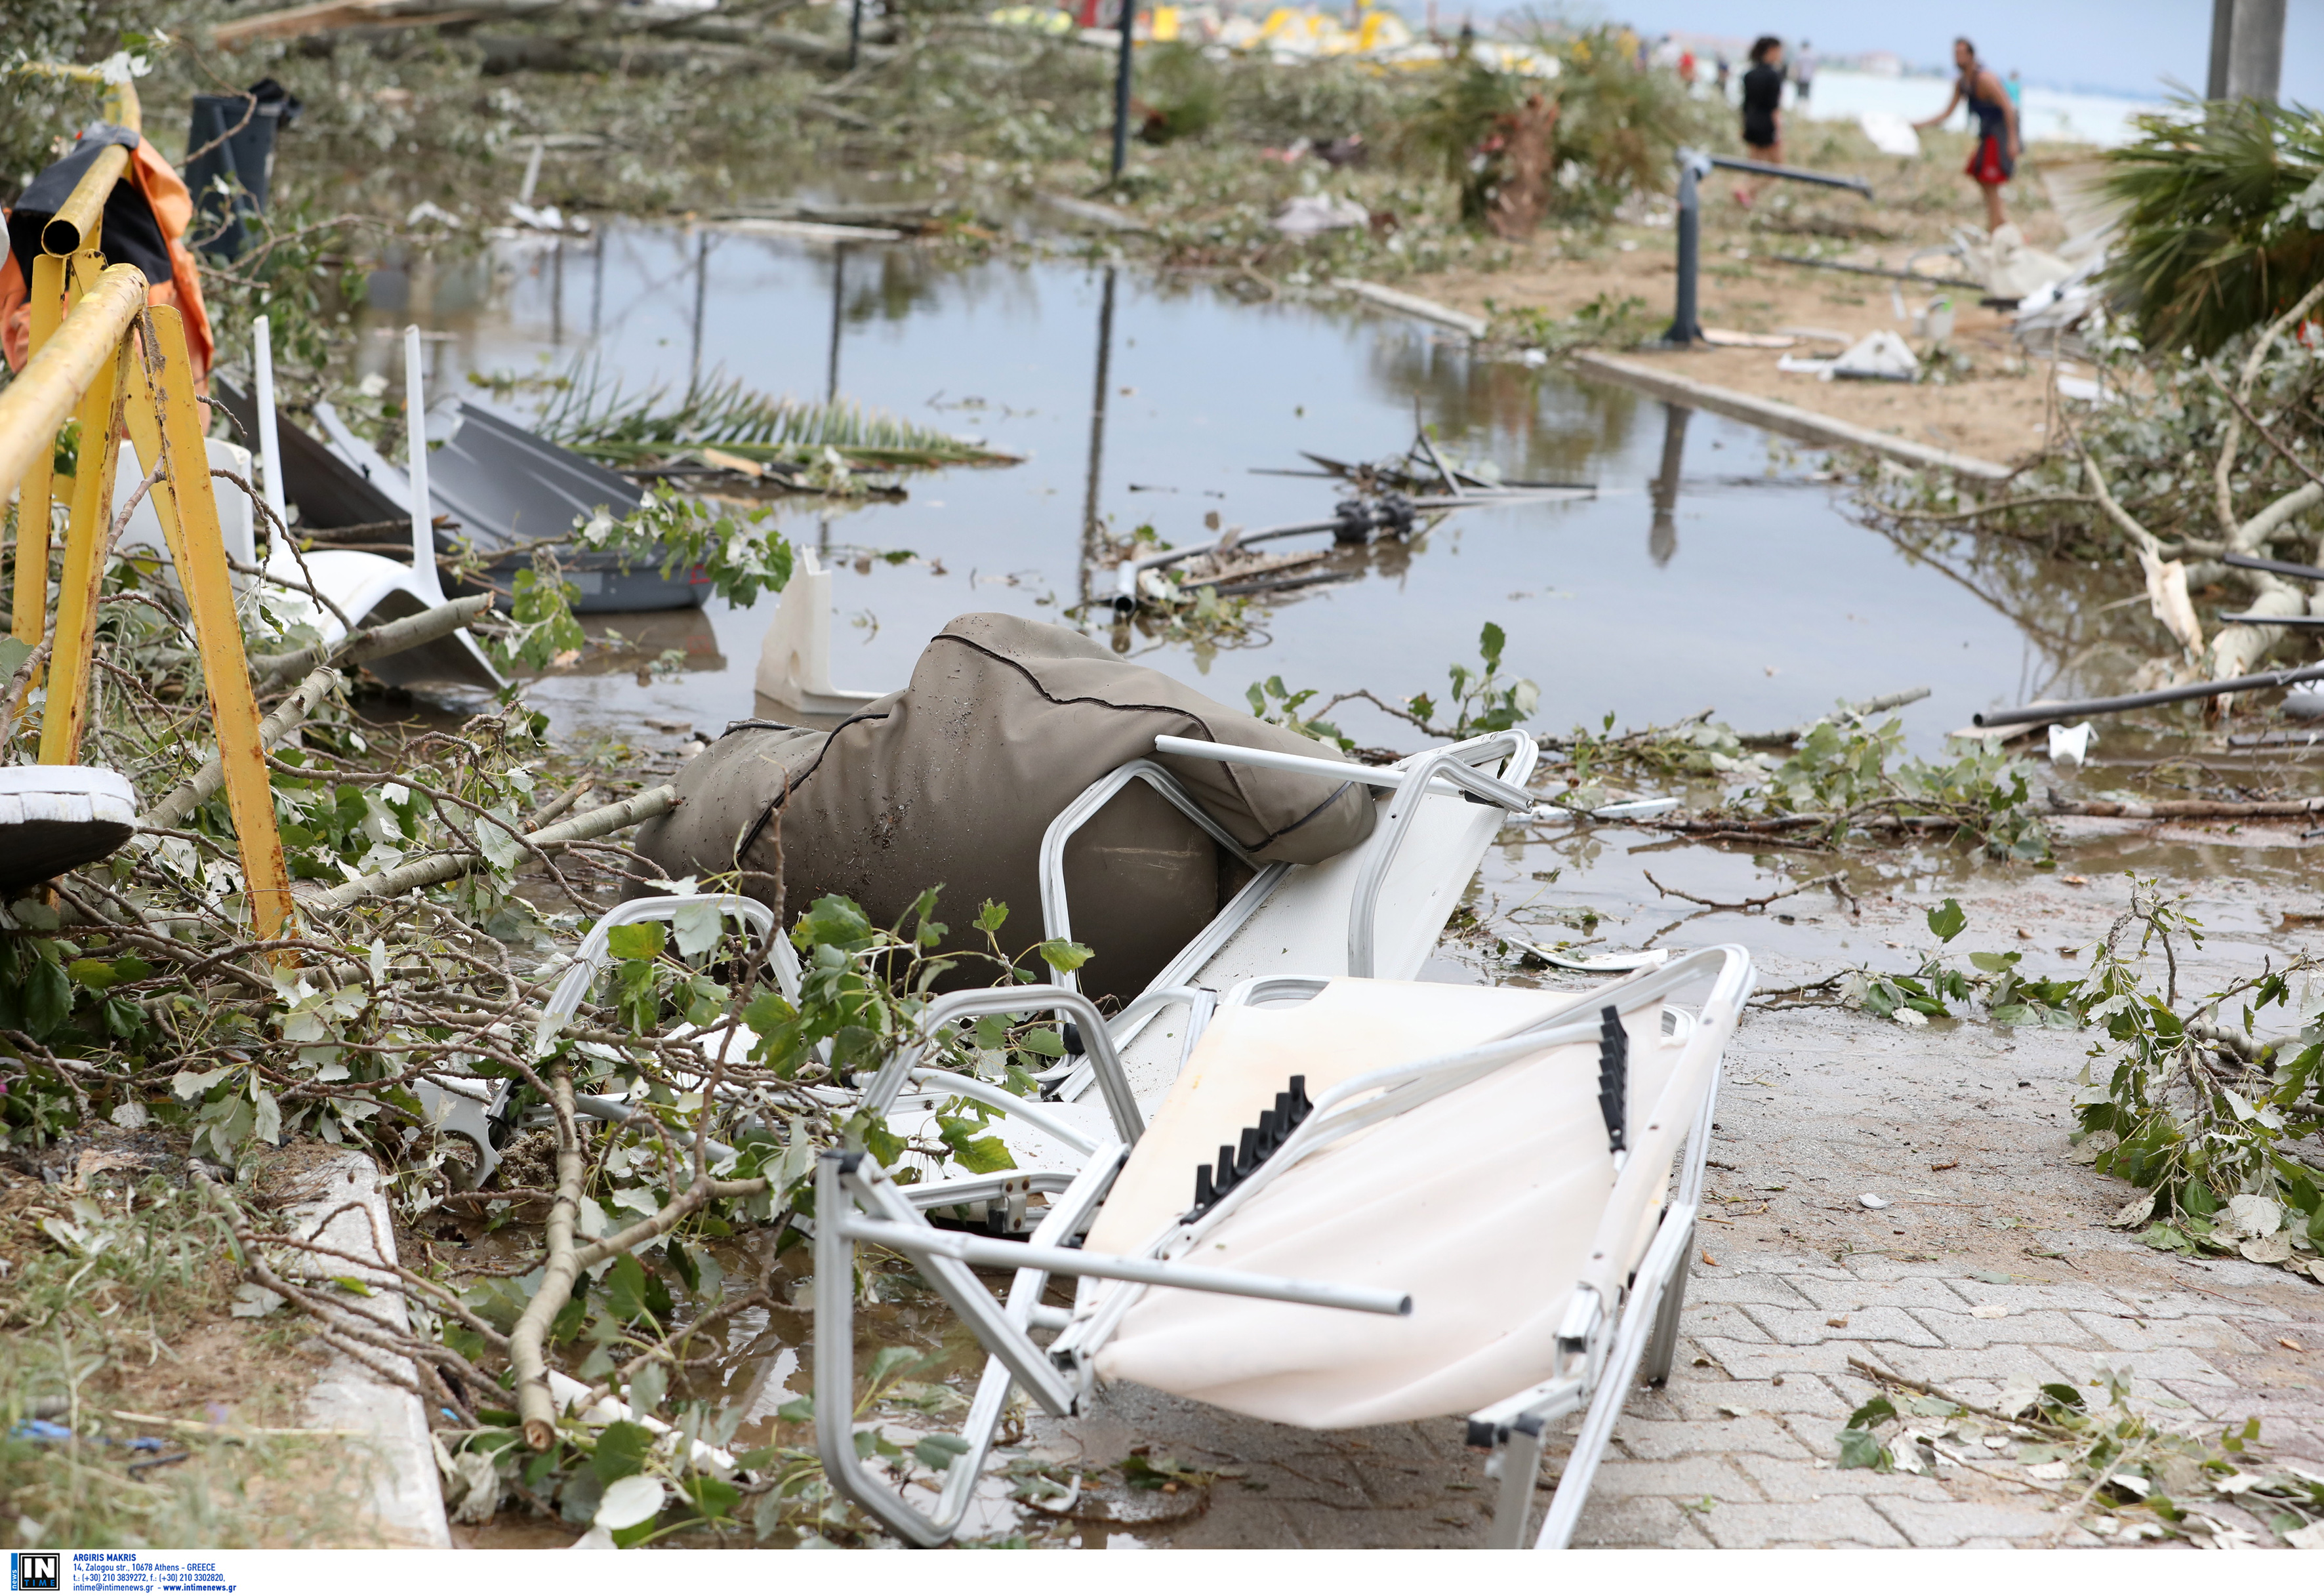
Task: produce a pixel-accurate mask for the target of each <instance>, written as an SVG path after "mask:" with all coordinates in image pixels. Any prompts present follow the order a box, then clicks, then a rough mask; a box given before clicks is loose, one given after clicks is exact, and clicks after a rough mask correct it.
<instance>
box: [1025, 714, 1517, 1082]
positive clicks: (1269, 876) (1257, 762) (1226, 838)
mask: <svg viewBox="0 0 2324 1596" xmlns="http://www.w3.org/2000/svg"><path fill="white" fill-rule="evenodd" d="M1155 745H1156V748H1157V751H1159V752H1167V753H1173V754H1178V755H1182V756H1185V757H1189V758H1195V759H1213V760H1217V761H1220V762H1222V763H1225V764H1245V765H1250V766H1252V767H1254V768H1257V769H1261V770H1293V771H1297V772H1299V773H1301V774H1305V775H1314V776H1320V777H1323V779H1325V780H1342V781H1347V782H1351V783H1361V784H1363V785H1367V786H1372V787H1384V788H1389V789H1394V794H1395V796H1394V797H1392V798H1390V799H1389V800H1388V814H1387V815H1386V816H1383V817H1382V818H1381V820H1380V822H1379V830H1378V831H1377V833H1376V834H1375V835H1374V836H1373V837H1372V839H1371V841H1370V842H1369V844H1367V852H1366V853H1365V856H1364V860H1363V865H1362V869H1361V872H1360V874H1359V876H1358V877H1357V881H1356V892H1355V898H1354V901H1353V902H1352V903H1351V905H1350V907H1349V912H1348V972H1349V973H1350V974H1352V975H1367V976H1368V975H1370V974H1371V973H1373V970H1374V966H1375V963H1376V950H1377V946H1378V927H1379V898H1380V892H1381V890H1382V889H1383V888H1384V887H1385V886H1386V885H1387V882H1388V870H1389V867H1390V866H1391V865H1393V864H1394V863H1395V862H1396V858H1397V853H1399V852H1401V851H1402V849H1403V846H1404V843H1405V839H1406V836H1408V835H1410V833H1411V830H1412V823H1413V819H1414V817H1415V816H1416V815H1417V814H1418V813H1419V811H1420V807H1421V799H1422V798H1425V797H1430V796H1436V795H1441V794H1443V793H1445V792H1448V791H1451V792H1460V793H1465V794H1468V795H1470V796H1472V797H1474V798H1477V799H1478V800H1480V801H1481V802H1485V803H1489V804H1493V805H1496V806H1498V807H1500V808H1502V809H1504V810H1508V811H1509V812H1511V813H1520V814H1521V813H1530V812H1531V810H1532V809H1533V807H1534V804H1535V800H1534V798H1533V795H1532V794H1530V793H1528V792H1526V790H1525V789H1524V783H1525V780H1526V778H1527V777H1528V776H1530V775H1531V774H1532V773H1533V767H1534V763H1535V761H1536V760H1537V759H1538V758H1539V757H1540V749H1539V746H1538V745H1537V744H1536V743H1535V742H1534V740H1533V739H1532V737H1530V736H1529V735H1527V734H1526V733H1523V732H1517V731H1509V732H1493V733H1487V734H1486V735H1484V736H1481V737H1471V738H1469V739H1467V740H1466V741H1464V742H1461V743H1447V744H1445V745H1444V746H1443V747H1442V748H1433V749H1430V750H1428V751H1427V752H1424V753H1420V754H1416V755H1414V756H1413V757H1412V758H1411V759H1410V760H1407V761H1405V763H1404V764H1402V765H1398V766H1388V767H1385V768H1382V767H1375V766H1369V765H1351V764H1348V763H1346V762H1344V761H1337V760H1326V759H1320V758H1314V757H1310V756H1307V755H1303V754H1289V753H1278V752H1275V751H1274V750H1271V749H1259V748H1243V747H1240V746H1238V745H1236V744H1233V743H1206V742H1201V741H1198V740H1194V739H1190V738H1181V737H1157V738H1156V739H1155ZM1495 760H1499V761H1503V764H1504V769H1505V770H1506V775H1505V776H1502V777H1495V776H1489V775H1486V774H1485V773H1484V772H1483V771H1482V770H1478V769H1477V768H1476V767H1477V766H1479V765H1481V764H1485V763H1488V762H1490V761H1495ZM1132 781H1143V782H1145V783H1146V784H1147V785H1148V786H1149V787H1151V788H1153V789H1154V790H1155V791H1157V792H1158V793H1160V794H1161V795H1162V796H1163V797H1164V798H1167V799H1168V800H1169V802H1170V804H1171V805H1172V807H1175V808H1176V809H1177V810H1178V811H1179V812H1180V813H1182V814H1184V815H1185V816H1186V817H1187V818H1189V819H1191V820H1192V821H1194V824H1195V825H1197V826H1201V827H1202V828H1203V831H1205V832H1207V833H1208V834H1209V835H1211V836H1212V837H1213V839H1214V840H1215V841H1216V842H1217V843H1218V844H1219V845H1220V846H1221V847H1222V848H1225V849H1227V850H1228V851H1229V853H1231V854H1232V855H1233V856H1234V858H1235V859H1236V860H1238V861H1239V862H1240V863H1243V864H1245V865H1248V866H1250V868H1251V869H1252V870H1254V871H1255V872H1258V873H1257V874H1255V875H1254V876H1253V877H1252V878H1251V880H1250V881H1248V882H1246V883H1245V884H1244V886H1243V889H1242V890H1241V891H1240V892H1237V893H1236V894H1235V895H1234V897H1233V898H1232V899H1230V900H1229V901H1228V903H1227V905H1226V907H1225V908H1224V909H1221V910H1220V911H1219V912H1218V914H1217V915H1216V916H1215V917H1214V918H1213V919H1212V920H1211V922H1210V924H1208V925H1207V926H1204V927H1203V929H1202V930H1201V931H1200V932H1199V933H1197V934H1196V936H1194V940H1193V941H1191V942H1189V943H1187V944H1186V946H1185V947H1183V948H1181V949H1180V950H1179V951H1178V954H1177V955H1176V957H1174V958H1173V959H1172V960H1171V961H1170V962H1169V964H1167V965H1165V966H1164V967H1163V970H1162V972H1161V973H1159V974H1158V975H1157V976H1155V978H1154V980H1153V983H1151V984H1150V985H1148V987H1147V989H1146V990H1145V992H1141V993H1139V996H1138V998H1137V999H1136V1000H1135V1001H1132V1002H1131V1003H1130V1005H1129V1006H1127V1007H1126V1008H1124V1009H1123V1010H1122V1011H1121V1012H1120V1014H1118V1015H1116V1016H1114V1018H1113V1019H1111V1021H1109V1022H1107V1027H1106V1029H1107V1030H1108V1032H1109V1034H1110V1035H1111V1038H1112V1041H1113V1045H1114V1047H1116V1048H1117V1049H1119V1048H1121V1047H1128V1046H1129V1045H1130V1041H1131V1040H1132V1039H1133V1038H1136V1037H1137V1035H1138V1034H1139V1031H1141V1030H1143V1029H1145V1027H1146V1025H1147V1024H1148V1021H1150V1020H1151V1019H1153V1018H1154V1016H1155V1015H1157V1014H1158V1013H1159V1012H1161V1011H1162V1010H1164V1009H1166V1008H1168V1007H1170V1006H1171V1005H1172V1004H1173V1003H1178V1002H1184V1003H1186V1004H1188V1006H1189V1007H1190V1008H1192V1009H1193V1010H1194V1019H1193V1022H1192V1023H1191V1024H1190V1025H1189V1027H1188V1029H1187V1037H1186V1043H1185V1051H1191V1049H1192V1048H1193V1047H1194V1039H1195V1038H1197V1037H1199V1036H1200V1035H1201V1033H1202V1029H1203V1025H1205V1024H1206V1023H1207V1022H1208V1020H1209V1018H1210V1015H1209V1010H1208V1007H1207V1005H1206V1004H1205V1002H1204V1001H1203V1000H1204V997H1205V996H1207V995H1209V989H1207V988H1203V987H1198V986H1196V985H1194V980H1195V978H1196V977H1197V976H1199V975H1200V974H1201V973H1202V972H1203V968H1204V966H1206V965H1207V964H1210V962H1211V960H1212V959H1213V958H1214V957H1216V956H1217V955H1218V953H1219V951H1220V950H1221V949H1222V948H1223V947H1225V946H1226V945H1227V944H1228V943H1229V942H1231V940H1233V938H1234V936H1235V934H1236V933H1237V932H1239V931H1240V930H1241V929H1242V928H1243V927H1245V926H1247V925H1249V924H1250V920H1251V918H1252V917H1253V916H1255V915H1257V914H1258V913H1259V909H1260V908H1261V907H1262V906H1263V905H1264V904H1265V903H1266V902H1267V900H1268V899H1269V898H1271V897H1273V896H1274V895H1275V891H1276V889H1277V888H1278V887H1280V886H1281V885H1282V884H1283V881H1284V878H1285V877H1286V876H1287V875H1289V874H1290V873H1291V871H1292V869H1293V867H1292V866H1291V865H1289V864H1287V863H1281V862H1277V863H1269V864H1262V863H1259V861H1257V860H1255V859H1253V858H1252V857H1251V856H1250V852H1249V851H1248V850H1247V849H1245V848H1244V847H1243V845H1242V844H1241V843H1240V842H1239V841H1237V840H1236V839H1235V837H1234V836H1233V835H1232V834H1231V833H1230V832H1229V831H1227V829H1226V828H1225V827H1224V826H1221V825H1220V824H1219V823H1218V822H1217V821H1216V820H1214V819H1213V818H1212V817H1211V816H1210V815H1209V814H1207V813H1206V812H1205V811H1204V810H1203V807H1202V806H1201V805H1200V804H1198V803H1196V802H1195V801H1194V796H1193V795H1192V794H1191V793H1189V792H1187V790H1186V789H1185V786H1184V785H1182V784H1181V783H1180V782H1179V780H1178V779H1177V778H1176V776H1173V775H1172V774H1171V773H1170V772H1169V771H1168V770H1165V769H1164V768H1163V767H1162V766H1160V765H1158V764H1156V763H1155V762H1154V761H1152V760H1148V759H1143V758H1141V759H1135V760H1131V761H1129V762H1128V763H1127V764H1124V765H1121V766H1120V767H1119V768H1117V769H1115V770H1110V771H1108V772H1107V773H1106V774H1105V775H1103V776H1101V777H1099V778H1098V779H1097V780H1095V781H1093V782H1092V783H1090V785H1089V786H1088V787H1086V788H1084V789H1082V791H1081V793H1080V794H1079V796H1077V797H1076V798H1074V801H1073V802H1072V803H1070V804H1067V805H1066V806H1065V808H1064V809H1062V810H1060V811H1059V812H1058V815H1057V817H1056V819H1055V820H1052V821H1051V822H1049V828H1048V830H1047V832H1045V833H1044V834H1043V835H1042V837H1041V857H1040V870H1041V875H1040V881H1041V935H1042V936H1044V937H1046V938H1048V939H1050V940H1054V941H1071V940H1072V939H1073V916H1072V912H1071V909H1070V906H1069V904H1068V902H1067V898H1066V892H1065V844H1066V843H1067V842H1069V841H1071V840H1072V838H1073V836H1074V833H1076V832H1078V831H1079V830H1081V828H1082V827H1083V826H1086V825H1087V824H1089V822H1090V821H1091V819H1093V817H1094V816H1096V815H1097V813H1098V811H1099V810H1101V809H1102V808H1104V807H1105V806H1106V805H1107V804H1108V803H1109V802H1111V800H1112V798H1113V797H1114V795H1115V794H1117V793H1119V792H1120V790H1121V789H1123V788H1125V787H1127V786H1129V785H1130V783H1131V782H1132ZM1057 983H1058V984H1059V985H1061V986H1065V987H1067V988H1070V989H1072V990H1074V991H1078V990H1080V983H1079V982H1078V981H1077V980H1076V979H1075V978H1074V975H1073V974H1071V973H1060V974H1059V975H1058V976H1057ZM1212 1001H1215V1000H1214V998H1213V999H1212ZM1182 1056H1183V1053H1182ZM1039 1079H1040V1080H1041V1081H1042V1084H1044V1086H1045V1087H1047V1088H1048V1089H1050V1090H1051V1091H1052V1092H1053V1093H1054V1094H1055V1095H1056V1096H1058V1097H1061V1098H1068V1099H1070V1098H1074V1097H1078V1096H1080V1095H1081V1093H1083V1092H1084V1091H1085V1090H1086V1089H1087V1088H1088V1085H1089V1084H1090V1081H1091V1079H1092V1075H1091V1071H1090V1066H1088V1065H1087V1064H1086V1063H1084V1062H1079V1061H1068V1062H1067V1063H1066V1064H1065V1065H1063V1066H1059V1067H1058V1068H1056V1069H1054V1070H1049V1071H1045V1072H1044V1073H1043V1074H1042V1075H1041V1076H1040V1077H1039Z"/></svg>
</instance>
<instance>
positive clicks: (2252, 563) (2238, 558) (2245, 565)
mask: <svg viewBox="0 0 2324 1596" xmlns="http://www.w3.org/2000/svg"><path fill="white" fill-rule="evenodd" d="M2219 563H2220V564H2221V565H2224V566H2233V567H2235V568H2236V569H2237V570H2239V571H2273V573H2274V574H2275V575H2277V576H2279V577H2298V578H2299V579H2300V580H2301V581H2303V582H2324V567H2318V566H2304V565H2301V564H2300V563H2298V562H2297V561H2295V560H2289V559H2262V558H2260V557H2259V556H2258V555H2256V554H2222V555H2221V556H2219ZM2219 618H2220V619H2221V620H2223V621H2226V620H2232V619H2234V617H2233V616H2229V615H2222V616H2221V617H2219ZM2268 619H2269V620H2271V621H2279V622H2280V621H2281V620H2282V616H2280V615H2271V616H2269V617H2268Z"/></svg>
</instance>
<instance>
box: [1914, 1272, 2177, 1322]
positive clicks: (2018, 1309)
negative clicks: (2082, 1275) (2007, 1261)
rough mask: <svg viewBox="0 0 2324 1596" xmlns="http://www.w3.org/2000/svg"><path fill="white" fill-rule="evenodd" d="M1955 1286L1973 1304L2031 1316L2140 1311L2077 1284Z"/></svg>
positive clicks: (2024, 1282) (1964, 1282)
mask: <svg viewBox="0 0 2324 1596" xmlns="http://www.w3.org/2000/svg"><path fill="white" fill-rule="evenodd" d="M1954 1285H1955V1288H1956V1289H1957V1290H1959V1291H1960V1294H1961V1296H1963V1297H1965V1298H1967V1299H1968V1302H1969V1304H1970V1305H1977V1304H1980V1303H1997V1304H1999V1305H2001V1306H2003V1307H2005V1308H2007V1309H2008V1310H2009V1311H2010V1312H2011V1313H2012V1314H2020V1313H2027V1312H2031V1311H2033V1310H2034V1309H2037V1308H2050V1309H2055V1310H2061V1311H2064V1312H2067V1313H2075V1312H2085V1313H2094V1314H2120V1313H2126V1312H2127V1313H2135V1312H2137V1311H2138V1309H2137V1307H2136V1305H2135V1304H2132V1303H2129V1302H2126V1300H2125V1299H2124V1298H2123V1296H2122V1295H2121V1294H2120V1293H2118V1292H2114V1291H2108V1290H2107V1289H2106V1288H2105V1287H2102V1286H2084V1285H2081V1284H2080V1283H2078V1282H2074V1281H2065V1282H2059V1283H2052V1284H2047V1285H2044V1284H2041V1283H2039V1282H2035V1281H2031V1280H2009V1281H2005V1282H2003V1283H2001V1284H1999V1285H1995V1284H1993V1283H1992V1282H1990V1281H1987V1280H1972V1279H1969V1278H1966V1277H1963V1278H1960V1279H1959V1280H1957V1281H1956V1282H1954Z"/></svg>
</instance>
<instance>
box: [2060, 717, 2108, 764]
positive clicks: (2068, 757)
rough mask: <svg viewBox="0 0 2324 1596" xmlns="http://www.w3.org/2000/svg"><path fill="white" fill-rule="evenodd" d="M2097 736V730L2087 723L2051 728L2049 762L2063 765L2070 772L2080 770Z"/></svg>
mask: <svg viewBox="0 0 2324 1596" xmlns="http://www.w3.org/2000/svg"><path fill="white" fill-rule="evenodd" d="M2097 737H2098V728H2097V727H2096V726H2094V725H2092V724H2090V723H2089V722H2088V721H2084V722H2083V723H2082V724H2080V725H2079V726H2052V727H2051V728H2050V762H2051V763H2052V764H2053V765H2063V766H2064V767H2065V768H2066V769H2068V770H2078V769H2080V766H2081V764H2082V762H2083V761H2085V760H2087V759H2089V757H2090V744H2091V743H2092V742H2094V741H2095V740H2096V739H2097Z"/></svg>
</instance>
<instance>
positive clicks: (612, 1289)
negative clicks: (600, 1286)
mask: <svg viewBox="0 0 2324 1596" xmlns="http://www.w3.org/2000/svg"><path fill="white" fill-rule="evenodd" d="M605 1305H606V1306H607V1307H608V1308H609V1309H610V1310H612V1313H613V1317H614V1318H615V1319H618V1320H619V1321H621V1322H622V1324H629V1323H631V1322H632V1320H635V1319H638V1318H641V1317H642V1316H643V1315H644V1314H645V1311H646V1270H645V1266H644V1265H643V1264H641V1263H640V1262H639V1261H638V1260H637V1259H635V1258H632V1256H631V1255H630V1254H628V1253H626V1252H624V1253H622V1255H621V1256H620V1257H619V1258H617V1259H614V1260H613V1268H611V1269H609V1270H607V1271H606V1274H605Z"/></svg>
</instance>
